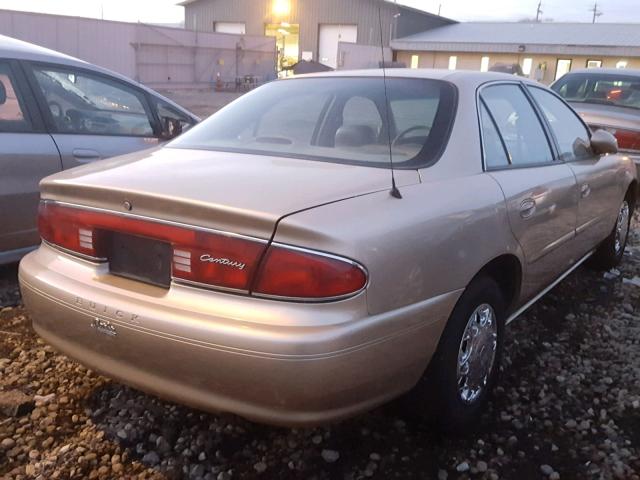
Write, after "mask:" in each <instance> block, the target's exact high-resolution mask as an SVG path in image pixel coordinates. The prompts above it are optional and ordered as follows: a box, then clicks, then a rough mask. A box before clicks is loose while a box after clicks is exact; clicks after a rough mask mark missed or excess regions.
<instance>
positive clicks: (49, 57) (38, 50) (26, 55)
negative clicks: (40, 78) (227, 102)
mask: <svg viewBox="0 0 640 480" xmlns="http://www.w3.org/2000/svg"><path fill="white" fill-rule="evenodd" d="M0 58H6V59H14V60H26V61H32V62H44V63H54V64H58V65H64V66H67V67H78V68H84V69H88V70H92V71H94V72H97V73H102V74H104V75H109V76H111V77H115V78H117V79H119V80H121V81H123V82H125V83H128V84H130V85H135V86H136V87H138V88H141V89H143V90H145V91H146V92H148V93H150V94H151V95H153V96H154V97H160V98H162V99H163V100H165V101H166V102H167V103H169V104H170V105H172V106H173V107H176V108H178V109H179V110H180V111H181V112H184V113H186V114H188V115H189V116H191V117H193V118H194V119H196V120H199V118H198V117H197V116H196V115H194V114H193V113H191V112H189V111H188V110H186V109H184V108H183V107H181V106H180V105H178V104H177V103H175V102H173V101H172V100H170V99H168V98H166V97H163V96H162V95H160V94H159V93H158V92H155V91H153V90H152V89H150V88H147V87H146V86H144V85H142V84H141V83H139V82H136V81H135V80H132V79H130V78H128V77H126V76H124V75H121V74H119V73H117V72H113V71H111V70H108V69H106V68H102V67H99V66H97V65H94V64H92V63H89V62H85V61H84V60H80V59H79V58H75V57H72V56H70V55H66V54H64V53H60V52H56V51H55V50H50V49H48V48H44V47H41V46H39V45H34V44H33V43H28V42H23V41H22V40H18V39H16V38H12V37H7V36H6V35H0Z"/></svg>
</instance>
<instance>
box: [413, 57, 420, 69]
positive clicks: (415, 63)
mask: <svg viewBox="0 0 640 480" xmlns="http://www.w3.org/2000/svg"><path fill="white" fill-rule="evenodd" d="M418 67H420V55H411V68H418Z"/></svg>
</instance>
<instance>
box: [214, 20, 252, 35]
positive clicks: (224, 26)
mask: <svg viewBox="0 0 640 480" xmlns="http://www.w3.org/2000/svg"><path fill="white" fill-rule="evenodd" d="M213 31H214V32H216V33H235V34H236V35H244V34H245V33H247V31H246V25H245V24H244V23H242V22H213Z"/></svg>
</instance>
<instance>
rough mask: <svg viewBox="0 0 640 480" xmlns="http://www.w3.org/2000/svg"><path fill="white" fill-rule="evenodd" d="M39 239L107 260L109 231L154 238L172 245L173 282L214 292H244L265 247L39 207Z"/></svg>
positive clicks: (203, 232) (187, 229) (261, 243)
mask: <svg viewBox="0 0 640 480" xmlns="http://www.w3.org/2000/svg"><path fill="white" fill-rule="evenodd" d="M38 225H39V229H40V235H41V236H42V238H43V239H44V240H45V241H47V242H49V243H52V244H54V245H57V246H59V247H62V248H64V249H66V250H70V251H72V252H76V253H79V254H82V255H84V256H87V257H90V258H91V259H93V260H98V261H99V260H103V261H104V260H106V256H107V255H106V252H105V251H104V248H102V245H103V244H104V242H103V241H101V240H102V239H104V238H105V234H108V232H120V233H127V234H130V235H138V236H141V237H148V238H153V239H155V240H159V241H162V242H166V243H169V244H171V246H172V247H173V258H172V259H167V261H171V262H172V270H173V277H174V278H179V279H181V280H186V281H189V282H195V283H199V284H203V285H210V286H214V287H219V288H225V289H233V290H243V291H248V290H249V285H250V282H251V279H252V277H253V273H254V272H255V270H256V268H257V266H258V263H259V261H260V258H261V257H262V255H263V253H264V251H265V249H266V246H267V244H266V242H264V241H261V240H257V239H249V238H246V237H240V236H234V235H227V234H223V233H219V232H215V231H211V230H198V229H193V228H190V227H188V226H182V225H179V224H168V223H160V222H154V221H151V220H145V219H142V218H137V217H133V216H121V215H116V214H112V213H107V212H101V211H96V210H86V209H81V208H75V207H69V206H62V205H58V204H52V203H46V202H45V203H41V204H40V211H39V218H38Z"/></svg>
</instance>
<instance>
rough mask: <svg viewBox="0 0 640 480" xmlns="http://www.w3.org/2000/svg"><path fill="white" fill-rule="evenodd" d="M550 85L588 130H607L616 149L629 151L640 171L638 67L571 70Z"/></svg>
mask: <svg viewBox="0 0 640 480" xmlns="http://www.w3.org/2000/svg"><path fill="white" fill-rule="evenodd" d="M551 88H552V89H553V90H554V91H556V92H557V93H558V94H559V95H560V96H561V97H562V98H564V99H565V100H566V101H567V102H569V103H570V104H571V106H573V108H574V109H575V110H576V111H577V112H578V113H579V114H580V116H581V117H582V118H583V119H584V120H585V122H587V124H588V125H589V126H590V127H591V129H592V130H594V131H595V130H600V129H603V130H606V131H608V132H611V133H612V134H613V135H614V136H615V137H616V139H617V140H618V147H619V148H620V151H621V152H623V153H626V154H628V155H630V156H631V157H632V158H633V159H634V161H635V162H636V165H637V166H638V169H639V171H640V70H631V69H604V68H590V69H584V70H574V71H572V72H571V73H567V74H566V75H564V76H563V77H562V78H560V79H559V80H558V81H557V82H555V83H554V84H553V85H552V86H551Z"/></svg>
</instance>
